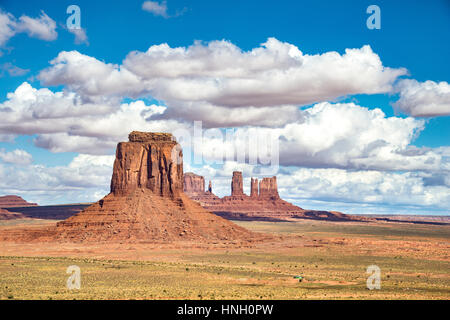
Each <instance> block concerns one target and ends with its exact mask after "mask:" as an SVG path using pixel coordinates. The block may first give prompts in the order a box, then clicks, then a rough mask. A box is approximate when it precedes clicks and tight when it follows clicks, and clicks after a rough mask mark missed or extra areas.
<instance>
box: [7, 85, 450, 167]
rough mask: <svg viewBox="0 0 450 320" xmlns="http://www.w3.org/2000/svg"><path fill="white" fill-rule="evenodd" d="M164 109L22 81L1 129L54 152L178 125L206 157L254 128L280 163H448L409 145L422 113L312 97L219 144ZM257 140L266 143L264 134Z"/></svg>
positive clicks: (230, 149) (242, 145)
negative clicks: (272, 141)
mask: <svg viewBox="0 0 450 320" xmlns="http://www.w3.org/2000/svg"><path fill="white" fill-rule="evenodd" d="M165 112H167V107H165V106H158V105H146V104H145V102H144V101H141V100H137V101H133V102H130V103H121V104H119V103H116V102H108V103H93V102H85V101H83V99H81V97H80V96H79V95H77V94H76V93H74V92H68V91H62V92H55V93H54V92H52V91H50V90H49V89H47V88H42V89H35V88H33V87H32V86H31V85H30V84H28V83H27V82H24V83H23V84H22V85H20V86H19V87H18V88H17V89H16V90H15V92H13V93H9V94H8V99H7V100H6V101H5V102H4V103H2V104H0V116H1V118H2V121H1V122H0V134H5V135H6V134H9V135H11V134H27V135H37V136H36V138H35V140H34V142H35V144H36V145H37V146H39V147H43V148H46V149H48V150H50V151H52V152H68V151H74V152H81V153H86V154H110V153H112V151H113V150H114V147H115V145H116V143H117V141H123V140H126V138H127V135H128V133H129V132H130V131H132V130H142V131H169V132H176V131H180V130H182V131H183V130H184V132H188V133H189V134H191V135H192V137H193V140H192V146H184V147H187V148H191V149H192V150H194V151H195V152H196V153H198V154H200V155H201V156H203V157H204V158H205V159H207V160H211V161H216V160H222V161H223V160H224V155H228V154H231V153H233V154H235V155H236V159H237V154H238V153H239V152H241V153H242V152H246V151H245V150H247V149H248V148H249V145H250V144H252V145H256V143H257V141H256V140H255V139H253V138H252V136H251V135H252V134H253V132H254V130H255V129H256V130H258V132H259V133H261V134H262V135H263V136H264V137H276V139H277V141H279V163H280V165H283V166H303V167H310V168H313V167H314V168H323V167H333V168H348V169H363V170H366V169H377V170H387V171H392V170H404V171H407V170H428V171H436V170H441V169H445V168H447V167H445V166H448V157H447V156H445V154H443V153H442V152H440V151H439V152H438V151H436V150H435V149H431V148H416V147H413V146H412V145H411V144H412V142H413V140H414V138H415V137H416V136H417V135H418V134H419V132H420V131H421V130H422V129H423V126H424V121H423V120H419V119H414V118H400V117H386V115H385V114H384V113H383V112H382V111H381V110H380V109H372V110H369V109H367V108H364V107H361V106H358V105H355V104H353V103H335V104H332V103H328V102H323V103H318V104H316V105H314V106H313V107H310V108H307V109H304V110H302V111H301V119H300V120H297V121H295V122H290V123H287V124H281V123H280V126H277V127H263V126H243V127H239V128H236V129H233V130H234V134H233V136H234V137H235V139H233V140H226V139H225V138H226V135H225V134H224V135H223V140H221V141H220V143H217V141H216V138H215V137H214V136H211V135H208V134H207V133H208V131H205V132H204V134H203V138H202V139H201V141H198V140H197V139H198V138H197V137H194V135H193V123H192V122H181V121H177V120H174V119H160V116H161V115H163V114H164V113H165ZM268 115H269V113H268ZM155 119H156V120H155ZM269 119H270V118H269ZM252 139H253V140H252ZM260 140H261V139H260ZM262 142H263V144H267V140H265V138H264V139H263V141H262ZM193 146H194V147H193ZM212 146H215V147H214V148H212ZM220 157H222V158H221V159H219V158H220ZM244 159H248V157H246V158H244ZM228 160H229V159H228ZM447 169H450V168H447Z"/></svg>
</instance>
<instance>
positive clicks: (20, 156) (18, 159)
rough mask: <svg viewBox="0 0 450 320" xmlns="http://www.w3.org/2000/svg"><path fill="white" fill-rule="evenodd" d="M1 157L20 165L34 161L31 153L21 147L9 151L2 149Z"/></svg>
mask: <svg viewBox="0 0 450 320" xmlns="http://www.w3.org/2000/svg"><path fill="white" fill-rule="evenodd" d="M0 159H1V160H2V161H3V162H6V163H13V164H18V165H26V164H30V163H31V162H32V161H33V157H32V156H31V154H29V153H28V152H26V151H25V150H21V149H16V150H13V151H9V152H8V151H5V149H0Z"/></svg>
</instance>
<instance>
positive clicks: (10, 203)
mask: <svg viewBox="0 0 450 320" xmlns="http://www.w3.org/2000/svg"><path fill="white" fill-rule="evenodd" d="M34 206H37V203H30V202H27V201H25V200H24V199H23V198H22V197H19V196H12V195H9V196H3V197H0V208H15V207H34Z"/></svg>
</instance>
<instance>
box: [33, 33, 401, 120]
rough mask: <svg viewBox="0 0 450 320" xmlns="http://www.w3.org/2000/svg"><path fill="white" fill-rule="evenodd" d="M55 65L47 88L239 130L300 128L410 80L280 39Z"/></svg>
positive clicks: (370, 61)
mask: <svg viewBox="0 0 450 320" xmlns="http://www.w3.org/2000/svg"><path fill="white" fill-rule="evenodd" d="M51 64H52V66H51V67H49V68H47V69H45V70H43V71H41V73H40V74H39V79H40V80H41V81H42V83H43V84H45V85H65V86H67V87H68V88H70V89H72V90H74V91H77V92H78V93H79V94H80V95H82V96H83V97H84V98H85V99H94V100H95V99H99V97H105V95H110V96H128V97H131V98H137V97H141V96H152V97H153V98H156V99H158V100H162V101H164V102H165V104H166V105H167V107H168V111H167V113H166V114H165V117H167V118H172V119H173V118H177V119H185V120H193V119H195V120H203V121H204V122H205V126H233V125H236V121H238V122H239V120H236V119H237V118H242V120H240V122H239V123H238V124H239V125H241V124H244V122H246V123H247V124H257V125H280V124H282V123H286V122H289V121H291V122H292V121H296V120H298V119H299V118H300V117H301V116H300V114H299V113H298V111H296V107H298V106H301V105H308V104H311V103H315V102H318V101H325V100H332V99H336V98H338V97H342V96H346V95H351V94H360V93H367V94H372V93H382V92H389V91H391V90H392V84H393V82H394V81H395V80H396V79H397V77H398V76H400V75H403V74H405V73H406V70H405V69H402V68H400V69H391V68H388V67H385V66H383V64H382V63H381V60H380V58H379V57H378V55H377V54H375V53H374V52H373V51H372V49H371V48H370V47H369V46H364V47H362V48H360V49H347V50H346V51H345V53H344V54H343V55H341V54H339V53H337V52H326V53H323V54H316V55H308V54H304V53H302V52H301V51H300V49H299V48H297V47H296V46H294V45H292V44H289V43H284V42H281V41H279V40H277V39H275V38H269V39H268V40H267V41H266V42H265V43H263V44H262V45H261V46H260V47H258V48H254V49H252V50H250V51H246V52H245V51H242V50H241V49H240V48H238V47H237V46H235V45H233V44H232V43H230V42H228V41H212V42H210V43H207V44H204V43H202V42H195V43H194V44H193V45H192V46H190V47H187V48H184V47H180V48H171V47H169V46H168V45H167V44H161V45H155V46H151V47H150V48H149V49H148V50H147V51H146V52H137V51H134V52H131V53H130V54H128V56H127V57H126V59H125V60H124V62H123V64H122V65H121V66H119V65H113V64H109V63H105V62H102V61H99V60H97V59H95V58H93V57H89V56H86V55H82V54H80V53H79V52H76V51H72V52H61V53H60V54H59V55H58V56H57V57H56V58H55V59H54V60H52V61H51ZM86 70H89V71H86ZM280 108H283V111H288V116H286V117H285V119H281V120H277V121H274V119H273V118H274V117H270V118H271V120H270V121H267V115H268V114H269V112H272V113H277V114H278V115H280V116H282V113H281V112H277V110H280ZM233 110H235V111H233ZM216 113H217V116H212V115H215V114H216ZM229 113H232V114H233V115H234V117H233V118H232V117H231V116H230V114H229ZM238 113H239V115H240V116H239V117H237V114H238ZM207 115H211V116H210V117H209V118H205V119H203V117H207ZM264 119H266V120H264Z"/></svg>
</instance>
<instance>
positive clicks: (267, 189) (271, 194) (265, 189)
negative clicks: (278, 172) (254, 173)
mask: <svg viewBox="0 0 450 320" xmlns="http://www.w3.org/2000/svg"><path fill="white" fill-rule="evenodd" d="M259 197H260V198H275V199H277V198H279V197H280V196H279V195H278V186H277V177H271V178H263V179H262V180H261V181H260V182H259Z"/></svg>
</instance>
